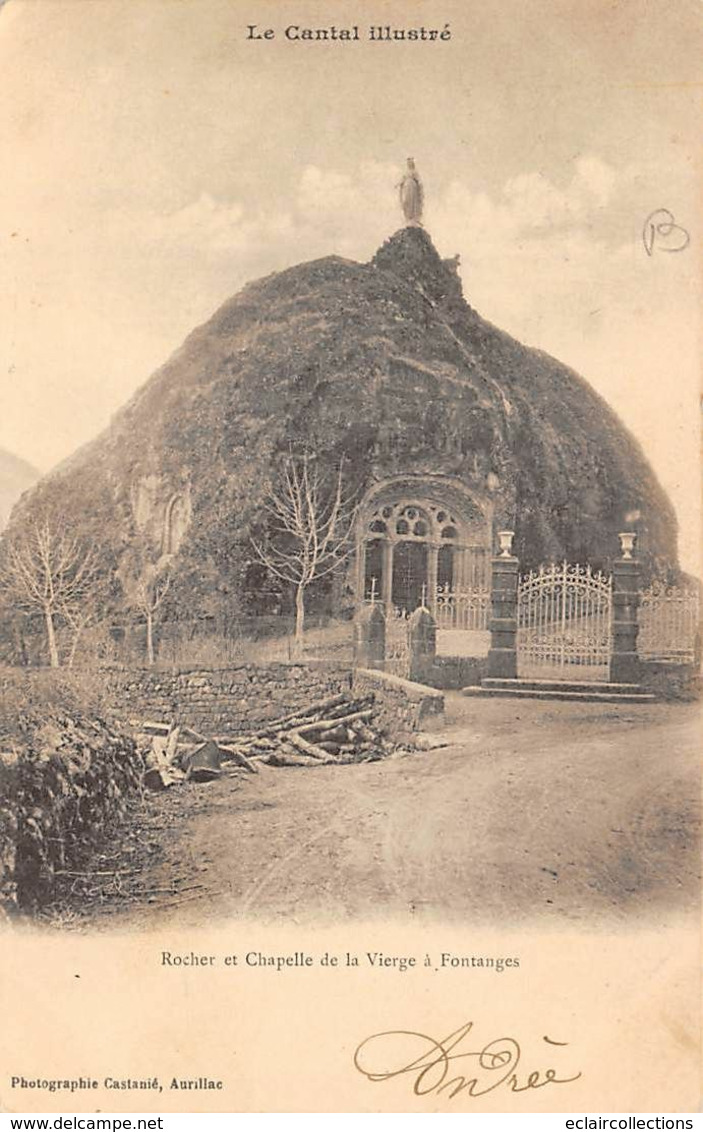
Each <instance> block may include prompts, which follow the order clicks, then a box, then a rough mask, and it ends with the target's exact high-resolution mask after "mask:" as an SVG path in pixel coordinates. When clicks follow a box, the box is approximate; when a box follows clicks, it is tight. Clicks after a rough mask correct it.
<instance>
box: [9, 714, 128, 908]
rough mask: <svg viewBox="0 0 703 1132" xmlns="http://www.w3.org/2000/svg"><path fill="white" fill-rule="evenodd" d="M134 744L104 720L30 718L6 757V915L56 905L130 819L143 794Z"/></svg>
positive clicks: (59, 716)
mask: <svg viewBox="0 0 703 1132" xmlns="http://www.w3.org/2000/svg"><path fill="white" fill-rule="evenodd" d="M143 771H144V762H143V757H142V755H141V753H140V752H139V751H138V750H137V748H136V745H135V743H134V740H133V739H132V738H130V737H129V736H128V735H124V734H121V733H120V731H119V730H117V729H115V728H113V727H112V726H108V725H107V724H105V723H103V722H102V721H100V720H97V719H94V718H90V719H86V718H80V717H69V716H66V715H62V714H51V715H44V716H43V717H31V716H30V717H28V718H26V719H25V720H24V723H23V734H22V736H21V738H20V739H16V740H15V741H14V743H13V749H12V750H10V751H4V752H2V753H0V916H2V915H8V914H10V913H12V912H13V911H16V910H17V909H20V910H23V911H24V910H28V911H31V910H34V909H36V908H39V907H41V905H43V904H45V903H46V902H47V900H50V899H51V897H52V895H53V893H54V886H55V880H56V876H57V874H58V873H61V872H66V871H67V870H71V869H75V868H76V867H77V866H79V865H80V864H81V863H82V862H83V861H84V860H85V859H87V858H88V857H89V856H90V854H91V853H92V852H93V851H94V850H95V849H96V848H98V847H99V846H100V845H101V844H102V843H103V842H104V841H105V839H106V837H107V836H109V833H110V830H111V828H113V827H114V825H115V823H117V822H118V821H120V819H122V818H123V817H124V814H125V811H126V807H127V804H128V801H129V799H130V797H131V796H133V795H134V794H137V793H139V791H140V790H141V783H142V774H143Z"/></svg>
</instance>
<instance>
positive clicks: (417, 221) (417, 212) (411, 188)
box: [398, 157, 425, 226]
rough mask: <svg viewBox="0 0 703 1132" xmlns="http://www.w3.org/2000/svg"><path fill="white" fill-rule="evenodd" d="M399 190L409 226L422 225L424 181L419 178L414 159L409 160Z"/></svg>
mask: <svg viewBox="0 0 703 1132" xmlns="http://www.w3.org/2000/svg"><path fill="white" fill-rule="evenodd" d="M398 189H399V191H400V205H401V208H402V209H403V213H404V215H405V219H406V220H407V222H408V225H415V226H420V225H422V205H423V201H424V195H425V194H424V193H423V191H422V181H421V180H420V178H419V176H418V172H417V169H416V168H415V162H414V160H413V158H412V157H409V158H408V167H407V169H406V171H405V175H404V177H403V180H402V181H401V182H400V184H399V186H398Z"/></svg>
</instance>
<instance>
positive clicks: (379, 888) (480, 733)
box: [60, 694, 700, 930]
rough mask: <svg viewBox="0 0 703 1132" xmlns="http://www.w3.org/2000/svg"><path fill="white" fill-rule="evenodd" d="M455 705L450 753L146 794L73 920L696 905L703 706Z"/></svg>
mask: <svg viewBox="0 0 703 1132" xmlns="http://www.w3.org/2000/svg"><path fill="white" fill-rule="evenodd" d="M447 708H448V711H447V716H446V717H445V720H444V723H443V724H442V732H441V735H442V738H443V739H444V740H445V741H446V742H447V744H448V745H447V746H446V747H443V748H441V749H436V750H433V751H429V752H417V753H412V754H407V755H404V756H400V757H399V756H394V757H392V758H390V759H388V760H386V761H384V762H377V763H366V764H361V765H358V766H344V767H334V766H321V767H319V768H313V769H307V768H305V769H302V768H296V769H273V768H267V767H263V768H262V771H261V773H260V774H259V775H258V776H257V777H253V776H251V777H249V778H247V779H246V781H244V782H242V783H240V782H235V781H234V780H224V781H221V782H217V783H212V784H204V785H200V786H184V787H179V788H173V789H172V790H171V791H170V792H169V793H168V794H165V795H159V796H152V797H151V798H150V799H149V800H148V801H147V803H146V809H145V810H142V811H141V812H140V813H139V814H138V815H137V817H136V819H135V824H134V825H133V827H132V828H131V829H129V830H126V831H125V835H124V837H123V839H122V841H121V842H120V843H119V844H118V845H116V846H115V847H113V849H112V850H111V851H110V853H109V854H108V855H106V856H105V857H104V858H103V861H102V864H101V863H100V862H98V863H96V865H95V868H96V869H98V867H99V866H100V867H101V868H100V871H101V872H102V874H103V875H104V876H110V877H111V880H110V883H109V884H104V885H103V887H102V889H101V890H100V891H101V892H102V897H101V900H100V902H96V900H95V899H94V896H95V891H96V889H95V883H96V882H95V878H93V882H92V884H93V888H92V889H91V892H92V893H93V898H92V899H91V900H89V901H87V902H86V901H85V900H79V901H76V899H75V898H74V900H73V901H71V902H69V903H68V904H66V903H65V902H64V903H63V905H62V906H61V911H60V915H61V917H62V918H63V919H64V921H65V918H66V916H68V918H69V919H71V918H72V917H74V916H75V921H74V922H75V925H76V926H77V927H79V928H86V927H89V928H91V930H94V929H96V928H97V929H105V928H108V927H119V928H123V929H124V928H125V927H127V926H128V925H129V926H130V927H132V926H139V927H145V926H147V925H153V926H165V925H167V924H169V923H175V922H177V923H178V924H179V925H184V924H191V923H192V924H201V923H203V922H205V921H212V920H214V919H216V918H220V917H223V916H226V917H236V916H247V915H249V916H251V915H254V916H256V917H257V918H260V919H261V920H264V921H276V920H285V921H286V922H289V923H290V922H303V923H304V922H306V921H309V920H311V919H315V920H316V921H317V920H320V919H324V920H335V921H338V920H340V919H350V918H360V917H364V918H369V919H373V918H377V917H383V916H387V915H389V914H392V915H396V916H398V915H399V916H407V917H413V918H415V919H421V920H428V919H432V918H437V917H441V918H442V919H444V920H445V921H447V920H456V921H468V920H470V921H471V922H472V923H479V922H484V923H490V922H493V923H505V922H508V921H509V922H510V923H512V924H515V923H516V922H520V921H524V920H526V919H531V918H533V917H534V916H537V917H538V918H539V919H540V920H541V921H542V922H544V923H545V926H546V921H552V922H554V926H555V927H556V926H559V925H563V924H564V923H565V922H566V921H568V922H571V923H572V924H574V925H576V924H578V923H579V922H582V923H585V922H586V921H587V922H588V923H589V924H590V925H591V926H592V925H593V924H594V922H603V924H604V925H605V924H606V923H608V922H610V923H612V922H613V921H616V922H617V921H619V922H622V921H623V920H625V919H627V918H630V917H633V916H634V917H639V916H644V915H646V916H648V917H649V916H650V915H651V914H652V913H653V912H656V913H657V914H658V915H659V916H661V917H663V918H666V915H667V914H668V913H673V912H674V911H676V912H684V911H694V910H695V905H696V899H697V891H698V873H699V850H698V845H697V825H698V820H699V818H698V799H699V778H698V773H699V764H700V725H699V709H698V707H697V706H696V705H672V706H669V705H663V704H655V705H647V706H639V705H638V706H635V707H631V708H627V707H623V708H617V709H615V708H611V707H602V706H599V705H593V704H574V703H537V702H517V701H514V700H486V701H477V700H475V699H467V698H464V697H461V696H459V695H454V694H451V695H449V696H448V697H447ZM113 872H114V874H115V876H112V873H113ZM115 877H118V881H117V883H115ZM86 903H87V908H86ZM79 904H82V905H83V911H82V912H81V913H80V914H79V912H78V907H79Z"/></svg>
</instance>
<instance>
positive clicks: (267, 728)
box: [135, 694, 394, 790]
mask: <svg viewBox="0 0 703 1132" xmlns="http://www.w3.org/2000/svg"><path fill="white" fill-rule="evenodd" d="M376 711H377V709H376V708H375V706H374V697H373V695H368V696H364V697H362V698H361V699H353V698H352V697H351V696H349V695H346V694H340V695H338V696H333V697H331V698H330V699H327V700H320V701H319V702H317V703H314V704H310V705H309V706H308V707H307V708H304V709H301V710H299V711H295V712H291V713H290V714H289V715H285V716H282V717H281V718H280V719H273V720H271V721H270V722H269V723H265V724H262V726H261V727H260V728H258V729H257V730H255V731H252V732H249V733H248V734H245V735H233V734H222V735H215V736H212V737H208V736H205V735H202V734H200V733H199V732H198V731H194V730H193V728H192V727H188V726H187V725H185V724H180V725H176V724H172V725H171V726H169V725H167V724H163V723H142V724H141V725H137V724H135V726H138V727H139V730H140V732H141V739H142V741H143V742H144V743H145V744H150V750H148V753H147V756H146V765H147V771H146V774H145V780H144V781H145V785H146V786H148V787H149V788H150V789H155V790H161V789H164V787H168V786H171V785H174V784H175V783H176V782H184V781H185V782H206V781H210V780H212V779H215V778H219V777H220V776H221V775H222V774H230V773H238V772H242V771H245V772H246V771H248V772H249V773H251V774H256V773H257V772H258V764H259V763H261V762H263V763H266V764H267V765H269V766H320V765H321V764H324V763H352V762H367V761H370V760H373V759H380V758H384V757H386V756H387V755H389V754H390V753H391V752H392V751H393V750H394V745H393V744H392V743H390V742H389V741H388V740H387V739H386V738H385V737H384V735H383V733H382V731H381V730H380V728H379V726H378V723H377V721H376V719H375V717H376Z"/></svg>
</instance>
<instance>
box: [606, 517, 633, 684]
mask: <svg viewBox="0 0 703 1132" xmlns="http://www.w3.org/2000/svg"><path fill="white" fill-rule="evenodd" d="M618 538H619V539H620V558H618V559H616V561H615V562H614V563H613V613H612V627H613V653H612V656H611V658H610V679H611V680H612V682H613V683H614V684H636V683H638V681H639V678H640V660H639V657H638V655H637V633H638V629H639V626H638V623H637V609H638V606H639V578H640V574H639V563H638V561H637V559H636V558H635V556H634V547H635V542H636V538H637V536H636V533H635V532H634V531H621V532H620V534H619V535H618Z"/></svg>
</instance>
